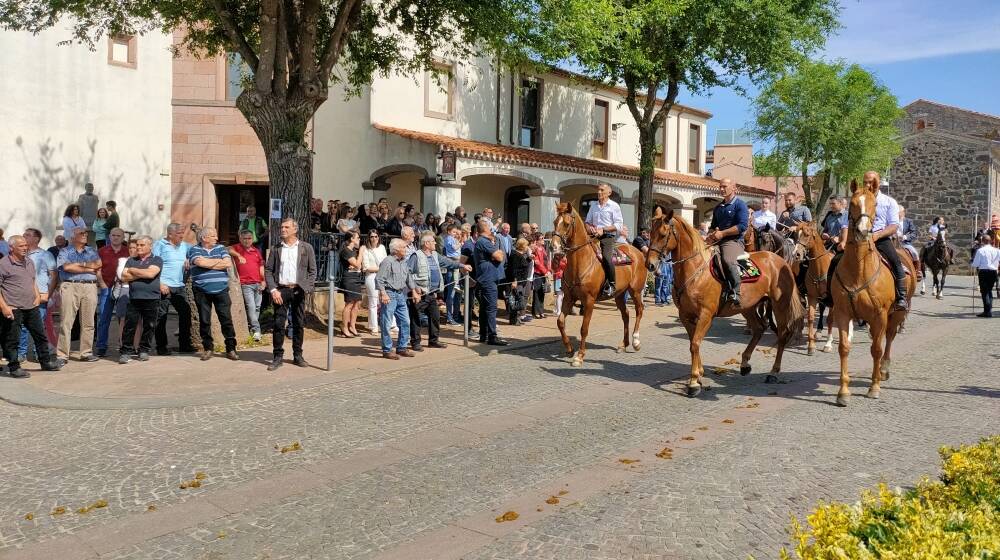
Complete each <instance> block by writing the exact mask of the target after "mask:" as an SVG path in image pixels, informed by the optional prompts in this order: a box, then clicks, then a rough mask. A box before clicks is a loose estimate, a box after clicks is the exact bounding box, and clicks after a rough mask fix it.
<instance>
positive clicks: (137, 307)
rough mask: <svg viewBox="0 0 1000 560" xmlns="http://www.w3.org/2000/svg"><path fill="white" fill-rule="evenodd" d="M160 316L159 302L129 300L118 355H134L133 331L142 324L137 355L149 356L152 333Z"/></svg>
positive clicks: (153, 300)
mask: <svg viewBox="0 0 1000 560" xmlns="http://www.w3.org/2000/svg"><path fill="white" fill-rule="evenodd" d="M159 314H160V301H159V300H155V299H130V300H129V302H128V307H127V308H126V309H125V328H124V330H123V331H122V341H121V348H120V349H119V353H120V354H121V355H122V356H128V355H130V354H134V353H135V351H136V349H135V347H134V346H133V345H134V344H135V330H136V327H138V326H139V323H140V321H141V322H142V333H141V334H140V335H139V353H141V354H149V351H150V350H152V345H153V332H154V331H156V326H157V325H156V321H157V317H159Z"/></svg>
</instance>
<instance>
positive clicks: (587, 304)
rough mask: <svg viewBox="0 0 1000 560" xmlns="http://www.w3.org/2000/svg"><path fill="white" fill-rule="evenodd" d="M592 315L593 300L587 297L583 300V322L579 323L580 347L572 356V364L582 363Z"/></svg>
mask: <svg viewBox="0 0 1000 560" xmlns="http://www.w3.org/2000/svg"><path fill="white" fill-rule="evenodd" d="M593 316H594V301H593V300H590V299H587V300H584V301H583V324H582V325H580V348H579V349H578V350H577V351H576V355H575V356H574V357H573V365H574V366H576V367H579V366H582V365H583V358H584V357H585V356H586V355H587V334H588V333H589V332H590V319H591V318H592V317H593Z"/></svg>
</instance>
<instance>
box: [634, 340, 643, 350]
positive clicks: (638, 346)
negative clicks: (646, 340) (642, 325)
mask: <svg viewBox="0 0 1000 560" xmlns="http://www.w3.org/2000/svg"><path fill="white" fill-rule="evenodd" d="M641 348H642V345H641V344H639V343H638V342H633V343H632V349H633V350H635V351H636V352H638V351H639V350H640V349H641Z"/></svg>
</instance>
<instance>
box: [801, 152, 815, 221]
mask: <svg viewBox="0 0 1000 560" xmlns="http://www.w3.org/2000/svg"><path fill="white" fill-rule="evenodd" d="M802 196H803V198H804V199H805V200H804V203H805V205H806V208H809V209H810V210H812V208H813V199H812V186H811V185H809V164H807V163H805V162H802Z"/></svg>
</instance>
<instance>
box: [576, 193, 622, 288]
mask: <svg viewBox="0 0 1000 560" xmlns="http://www.w3.org/2000/svg"><path fill="white" fill-rule="evenodd" d="M584 223H585V224H586V226H587V231H588V232H589V233H590V235H592V236H594V237H597V238H598V239H599V240H600V244H601V268H602V269H604V290H603V291H602V295H603V296H604V297H612V296H614V295H615V263H614V262H613V261H612V257H613V256H614V252H615V245H616V244H617V239H618V233H619V232H621V231H622V227H623V226H624V225H625V219H624V218H622V209H621V207H620V206H618V203H617V202H615V201H613V200H611V185H608V184H607V183H601V184H599V185H597V202H596V203H594V204H591V205H590V209H589V210H587V218H586V219H585V220H584Z"/></svg>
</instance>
